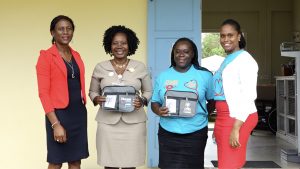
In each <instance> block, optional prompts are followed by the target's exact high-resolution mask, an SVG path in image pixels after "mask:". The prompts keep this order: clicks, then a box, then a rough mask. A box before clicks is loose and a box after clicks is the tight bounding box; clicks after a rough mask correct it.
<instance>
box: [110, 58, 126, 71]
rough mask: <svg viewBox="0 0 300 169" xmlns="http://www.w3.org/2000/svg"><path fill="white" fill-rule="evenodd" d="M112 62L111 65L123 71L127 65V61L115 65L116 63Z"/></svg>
mask: <svg viewBox="0 0 300 169" xmlns="http://www.w3.org/2000/svg"><path fill="white" fill-rule="evenodd" d="M112 61H113V64H114V65H115V66H116V67H117V68H119V69H124V68H125V67H126V66H127V63H128V59H127V60H126V62H125V63H124V64H121V65H120V64H117V63H116V61H115V60H114V59H113V60H112Z"/></svg>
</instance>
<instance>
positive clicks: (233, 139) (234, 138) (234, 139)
mask: <svg viewBox="0 0 300 169" xmlns="http://www.w3.org/2000/svg"><path fill="white" fill-rule="evenodd" d="M239 132H240V131H239V129H235V128H232V130H231V133H230V138H229V144H230V145H231V147H233V148H238V147H241V144H240V142H239V137H240V136H239V135H240V133H239Z"/></svg>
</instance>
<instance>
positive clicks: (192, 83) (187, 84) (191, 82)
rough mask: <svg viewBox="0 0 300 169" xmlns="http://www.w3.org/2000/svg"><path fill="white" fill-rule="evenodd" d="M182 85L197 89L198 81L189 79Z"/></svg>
mask: <svg viewBox="0 0 300 169" xmlns="http://www.w3.org/2000/svg"><path fill="white" fill-rule="evenodd" d="M184 86H185V87H187V88H189V89H192V90H197V88H198V83H197V81H196V80H190V81H188V82H185V83H184Z"/></svg>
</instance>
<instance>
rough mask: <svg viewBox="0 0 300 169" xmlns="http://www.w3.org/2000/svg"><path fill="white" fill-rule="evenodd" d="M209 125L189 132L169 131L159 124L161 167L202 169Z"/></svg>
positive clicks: (167, 168)
mask: <svg viewBox="0 0 300 169" xmlns="http://www.w3.org/2000/svg"><path fill="white" fill-rule="evenodd" d="M207 131H208V129H207V127H205V128H203V129H201V130H198V131H195V132H193V133H188V134H176V133H171V132H168V131H167V130H165V129H163V128H162V127H161V126H159V131H158V140H159V165H158V166H159V167H160V168H161V169H202V168H204V150H205V146H206V141H207Z"/></svg>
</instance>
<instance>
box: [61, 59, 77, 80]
mask: <svg viewBox="0 0 300 169" xmlns="http://www.w3.org/2000/svg"><path fill="white" fill-rule="evenodd" d="M63 59H64V61H65V62H66V63H67V64H68V65H69V67H70V68H71V69H72V79H74V78H75V75H74V67H73V63H72V58H71V60H70V62H68V61H66V59H65V58H64V57H63Z"/></svg>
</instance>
